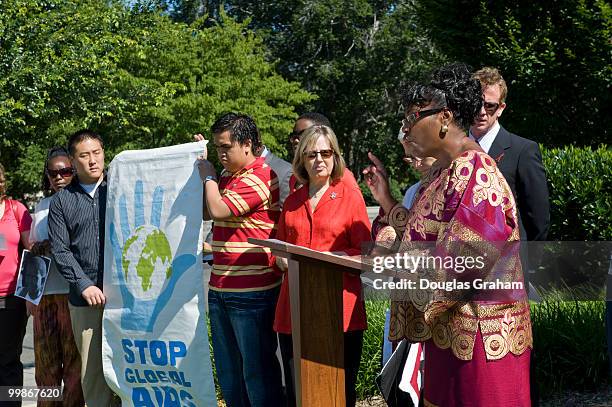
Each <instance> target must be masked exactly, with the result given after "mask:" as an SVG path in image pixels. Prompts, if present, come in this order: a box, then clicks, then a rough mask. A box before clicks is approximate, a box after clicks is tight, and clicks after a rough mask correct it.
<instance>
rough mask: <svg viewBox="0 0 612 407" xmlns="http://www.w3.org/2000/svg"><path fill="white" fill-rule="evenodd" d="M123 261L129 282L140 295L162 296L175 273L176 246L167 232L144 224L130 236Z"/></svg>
mask: <svg viewBox="0 0 612 407" xmlns="http://www.w3.org/2000/svg"><path fill="white" fill-rule="evenodd" d="M121 263H122V266H123V272H124V273H125V280H126V285H127V286H128V287H129V289H130V291H131V292H132V294H133V295H134V297H136V298H140V299H145V300H147V299H153V298H157V297H159V294H160V292H161V290H162V288H163V287H164V283H165V282H166V280H167V279H169V278H170V276H171V275H172V250H171V248H170V243H169V242H168V239H167V238H166V235H165V234H164V232H162V231H161V230H160V229H158V228H157V227H155V226H153V225H142V226H139V227H138V228H136V230H134V233H133V234H132V235H131V236H130V237H129V238H128V239H127V240H126V242H125V246H124V247H123V250H122V256H121Z"/></svg>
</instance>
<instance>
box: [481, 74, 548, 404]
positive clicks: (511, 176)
mask: <svg viewBox="0 0 612 407" xmlns="http://www.w3.org/2000/svg"><path fill="white" fill-rule="evenodd" d="M474 78H476V79H478V80H479V81H480V84H481V85H482V97H483V105H482V107H481V108H480V113H479V114H478V116H477V117H476V121H475V122H474V124H473V125H472V127H470V138H472V139H474V140H476V142H477V143H478V144H480V147H482V149H483V150H484V151H485V152H486V153H487V154H489V156H491V157H492V158H493V159H494V160H495V161H496V162H497V166H498V167H499V169H500V171H501V173H502V174H503V176H504V178H506V181H508V185H510V189H512V194H514V199H515V201H516V206H517V209H518V217H519V228H520V234H521V240H527V241H534V240H546V236H547V234H548V227H549V226H550V203H549V200H548V185H547V183H546V173H545V172H544V165H543V164H542V154H541V153H540V148H539V147H538V144H537V143H536V142H534V141H532V140H528V139H526V138H523V137H519V136H517V135H516V134H512V133H510V132H509V131H508V130H506V129H504V128H503V127H502V126H501V125H500V124H499V117H500V116H501V115H502V113H503V111H504V109H505V108H506V95H507V94H508V88H507V86H506V82H505V81H504V78H503V77H502V76H501V74H500V73H499V71H498V70H497V69H496V68H490V67H485V68H482V69H480V70H478V71H476V72H475V73H474ZM523 249H524V248H523ZM521 252H522V256H523V261H522V263H523V269H524V270H523V271H524V275H525V284H526V285H525V288H526V289H527V292H529V285H528V284H529V281H528V272H529V270H530V269H531V268H532V267H534V266H537V261H538V260H537V258H534V257H537V255H536V256H534V254H536V253H537V252H538V250H532V251H531V256H529V253H528V252H527V251H526V250H521ZM530 265H531V266H530ZM534 356H535V354H534V353H533V351H532V353H531V369H530V381H531V386H530V387H531V403H532V406H539V391H538V386H537V380H536V377H535V364H536V359H535V357H534Z"/></svg>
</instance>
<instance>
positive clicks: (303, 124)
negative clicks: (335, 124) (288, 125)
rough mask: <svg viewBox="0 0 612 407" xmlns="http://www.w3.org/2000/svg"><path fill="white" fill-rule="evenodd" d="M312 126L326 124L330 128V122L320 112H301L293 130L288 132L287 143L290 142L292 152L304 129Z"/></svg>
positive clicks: (294, 150)
mask: <svg viewBox="0 0 612 407" xmlns="http://www.w3.org/2000/svg"><path fill="white" fill-rule="evenodd" d="M312 126H327V127H329V128H331V123H330V122H329V119H328V118H327V117H325V116H324V115H322V114H321V113H316V112H306V113H303V114H301V115H300V117H298V118H297V120H296V121H295V124H294V125H293V131H292V132H291V133H289V143H291V147H293V154H295V152H296V151H297V146H298V144H299V143H300V137H301V136H302V134H304V131H305V130H307V129H309V128H311V127H312Z"/></svg>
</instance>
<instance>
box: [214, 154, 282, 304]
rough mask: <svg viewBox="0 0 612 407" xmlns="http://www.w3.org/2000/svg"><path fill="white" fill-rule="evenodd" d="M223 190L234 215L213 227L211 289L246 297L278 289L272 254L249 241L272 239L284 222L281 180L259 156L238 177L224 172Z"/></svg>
mask: <svg viewBox="0 0 612 407" xmlns="http://www.w3.org/2000/svg"><path fill="white" fill-rule="evenodd" d="M219 191H220V192H221V196H222V198H223V202H225V204H226V205H227V206H228V207H229V208H230V211H231V212H232V216H231V217H229V218H227V219H223V220H221V221H215V223H214V226H213V242H212V250H213V268H212V274H211V277H210V283H209V284H210V288H211V289H212V290H216V291H241V292H246V291H260V290H266V289H270V288H273V287H276V286H278V285H279V284H280V276H279V275H278V274H277V273H275V272H274V270H273V268H272V266H273V264H274V258H273V256H272V254H271V252H270V249H268V248H264V247H261V246H256V245H253V244H250V243H248V241H247V239H248V238H249V237H253V238H258V239H268V238H270V237H273V233H274V231H275V229H276V223H277V222H278V219H279V217H280V206H279V188H278V177H277V176H276V174H275V173H274V171H272V169H271V168H270V166H268V165H267V164H266V163H265V162H264V159H263V158H261V157H259V158H257V159H255V161H254V162H253V163H252V164H251V165H249V166H247V167H245V168H243V169H242V170H240V171H238V172H236V173H234V174H230V173H228V172H227V171H223V173H221V178H220V180H219Z"/></svg>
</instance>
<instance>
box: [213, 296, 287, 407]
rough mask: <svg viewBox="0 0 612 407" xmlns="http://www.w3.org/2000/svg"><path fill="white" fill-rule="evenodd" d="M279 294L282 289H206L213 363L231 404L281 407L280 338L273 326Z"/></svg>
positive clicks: (240, 406) (228, 402) (233, 406)
mask: <svg viewBox="0 0 612 407" xmlns="http://www.w3.org/2000/svg"><path fill="white" fill-rule="evenodd" d="M278 293H279V288H278V287H277V288H274V289H271V290H265V291H254V292H246V293H235V292H219V291H213V290H210V291H209V293H208V308H209V319H210V330H211V333H212V344H213V351H214V356H215V367H216V369H217V378H218V380H219V385H220V386H221V391H222V393H223V398H224V399H225V402H226V404H227V406H228V407H259V406H261V407H274V406H282V405H283V395H282V384H281V371H280V364H279V363H278V359H277V357H276V348H277V345H278V341H277V338H276V333H275V332H274V331H273V329H272V324H273V322H274V312H275V309H276V301H277V299H278Z"/></svg>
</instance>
